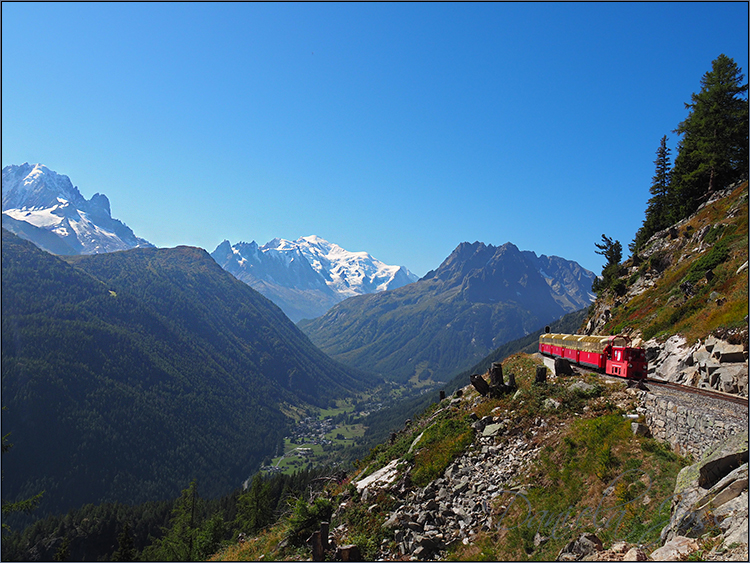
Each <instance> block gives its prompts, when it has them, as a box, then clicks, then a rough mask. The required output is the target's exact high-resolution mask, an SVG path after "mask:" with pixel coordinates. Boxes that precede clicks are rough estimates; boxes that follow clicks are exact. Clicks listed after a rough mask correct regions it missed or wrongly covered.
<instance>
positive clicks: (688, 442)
mask: <svg viewBox="0 0 750 563" xmlns="http://www.w3.org/2000/svg"><path fill="white" fill-rule="evenodd" d="M638 399H639V404H640V406H639V407H638V409H637V411H638V412H639V413H640V414H642V415H644V417H645V419H646V421H645V422H646V425H647V426H648V428H649V430H650V431H651V435H652V436H653V437H654V438H656V439H657V440H660V441H662V442H667V443H669V444H670V445H671V446H672V449H673V450H674V451H675V452H676V453H678V454H680V455H686V454H688V453H690V454H692V455H693V458H694V459H700V458H701V456H702V455H703V453H704V452H706V451H707V450H708V449H710V448H711V447H712V446H714V445H715V444H716V443H717V442H720V441H722V440H726V439H727V438H729V436H731V435H733V434H737V433H739V432H743V431H747V421H745V422H744V424H743V423H742V422H741V420H740V419H738V418H736V417H732V416H730V415H725V416H723V415H722V413H721V412H720V411H713V410H708V409H699V408H696V406H695V405H691V404H690V401H689V400H685V402H684V403H683V401H681V400H679V399H677V398H676V397H674V398H671V397H669V396H664V395H654V394H653V393H649V392H646V391H640V392H639V393H638ZM698 400H699V401H700V400H701V399H698Z"/></svg>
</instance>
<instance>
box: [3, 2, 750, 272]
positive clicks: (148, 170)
mask: <svg viewBox="0 0 750 563" xmlns="http://www.w3.org/2000/svg"><path fill="white" fill-rule="evenodd" d="M721 53H724V54H726V55H727V56H729V57H731V58H733V59H734V60H735V62H736V63H737V64H738V65H739V66H740V67H741V68H742V69H743V73H744V74H745V75H747V66H748V64H747V57H748V4H747V3H746V2H738V3H718V2H706V3H700V2H695V3H694V2H688V3H672V2H670V3H653V2H644V3H588V2H583V3H497V4H421V3H420V4H406V5H405V4H307V3H306V4H290V5H287V4H256V3H251V4H244V3H228V4H215V3H208V4H198V3H189V4H180V3H164V4H152V3H132V4H129V3H104V4H92V3H80V4H66V3H51V4H42V3H7V2H4V3H3V4H2V164H3V166H6V165H8V164H21V163H23V162H30V163H36V162H41V163H43V164H46V165H47V166H49V167H50V168H51V169H52V170H55V171H57V172H59V173H61V174H66V175H68V176H69V177H70V178H71V180H72V181H73V183H74V184H75V185H77V186H78V187H79V189H80V191H81V193H82V194H83V195H84V196H85V197H86V198H90V197H91V196H92V195H93V194H94V193H96V192H102V193H105V194H106V195H107V196H108V197H109V199H110V201H111V205H112V214H113V216H114V217H115V218H118V219H120V220H121V221H123V222H125V223H126V224H127V225H128V226H130V227H131V228H132V229H133V230H134V231H135V233H136V234H137V235H138V236H141V237H143V238H146V239H147V240H149V241H151V242H152V243H154V244H156V245H157V246H161V247H166V246H176V245H180V244H187V245H193V246H200V247H203V248H205V249H207V250H208V251H209V252H211V251H213V250H214V248H215V247H216V246H217V245H218V244H219V243H221V242H222V240H224V239H228V240H230V241H231V242H232V243H235V242H238V241H240V240H244V241H250V240H256V241H257V242H258V243H259V244H262V243H265V242H267V241H268V240H270V239H272V238H274V237H281V238H287V239H295V238H297V237H300V236H305V235H310V234H316V235H319V236H321V237H323V238H325V239H327V240H329V241H331V242H335V243H337V244H339V245H341V246H342V247H344V248H346V249H347V250H352V251H360V250H366V251H368V252H370V253H371V254H372V255H373V256H375V257H376V258H379V259H380V260H383V261H384V262H386V263H389V264H399V265H405V266H406V267H408V268H409V269H411V270H412V271H413V272H414V273H416V274H418V275H420V276H421V275H424V274H425V273H427V271H428V270H430V269H434V268H436V267H437V266H438V265H439V264H440V263H441V262H442V260H443V259H445V258H446V257H447V256H448V255H449V254H450V252H451V251H452V250H453V249H454V248H455V247H456V246H457V245H458V244H459V243H461V242H463V241H469V242H473V241H477V240H478V241H481V242H485V243H488V244H494V245H500V244H503V243H505V242H507V241H510V242H513V243H514V244H516V245H517V246H518V247H519V248H521V249H522V250H533V251H535V252H536V253H537V254H547V255H557V256H562V257H565V258H568V259H571V260H576V261H578V262H579V263H580V264H581V265H583V266H584V267H586V268H588V269H590V270H593V271H595V272H596V273H599V272H600V271H601V267H602V263H603V258H602V257H601V256H599V255H596V254H595V253H594V250H595V247H594V243H595V242H599V241H600V239H601V235H602V233H605V234H607V235H608V236H610V237H612V238H615V239H618V240H620V241H621V242H622V243H623V247H624V248H626V249H627V245H628V243H629V242H630V241H631V240H632V239H633V236H634V234H635V231H636V230H637V229H638V227H639V226H640V224H641V222H642V220H643V213H644V210H645V207H646V202H647V200H648V198H649V197H650V194H649V192H648V188H649V186H650V183H651V177H652V176H653V174H654V164H653V161H654V159H655V153H656V149H657V148H658V146H659V140H660V139H661V137H662V136H663V135H668V137H669V145H670V146H671V147H674V146H675V145H676V142H677V140H678V139H677V136H676V135H674V134H673V133H672V130H674V129H675V128H676V127H677V125H678V124H679V122H680V121H682V120H683V119H685V117H686V116H687V110H686V109H685V106H684V104H685V102H689V101H690V95H691V94H692V93H693V92H697V91H698V90H699V89H700V79H701V77H702V76H703V74H704V73H705V72H707V71H709V70H710V69H711V61H712V60H714V59H715V58H716V57H717V56H718V55H719V54H721ZM746 80H747V79H746ZM674 156H675V152H674V151H673V154H672V158H674Z"/></svg>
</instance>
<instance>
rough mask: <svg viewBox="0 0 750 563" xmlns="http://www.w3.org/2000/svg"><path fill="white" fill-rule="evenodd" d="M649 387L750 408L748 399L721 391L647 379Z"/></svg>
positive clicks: (646, 382)
mask: <svg viewBox="0 0 750 563" xmlns="http://www.w3.org/2000/svg"><path fill="white" fill-rule="evenodd" d="M644 383H645V384H646V385H647V386H648V385H656V386H657V387H662V388H665V389H674V390H675V391H680V392H681V393H691V394H693V395H701V396H703V397H712V398H714V399H720V400H722V401H729V402H730V403H737V404H738V405H743V406H744V407H747V406H748V400H747V397H740V396H738V395H730V394H729V393H722V392H721V391H714V390H713V389H701V388H700V387H691V386H689V385H680V384H679V383H672V382H671V381H662V380H660V379H647V380H646V381H645V382H644Z"/></svg>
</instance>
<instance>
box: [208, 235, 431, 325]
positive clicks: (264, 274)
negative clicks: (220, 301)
mask: <svg viewBox="0 0 750 563" xmlns="http://www.w3.org/2000/svg"><path fill="white" fill-rule="evenodd" d="M211 256H212V257H213V258H214V260H216V261H217V262H218V263H219V265H221V267H222V268H224V269H225V270H227V271H228V272H230V273H231V274H232V275H234V276H235V277H236V278H237V279H239V280H242V281H244V282H245V283H247V284H248V285H250V286H251V287H252V288H254V289H256V290H257V291H259V292H260V293H262V294H263V295H265V296H266V297H268V298H269V299H271V300H272V301H273V302H274V303H276V304H277V305H278V306H279V307H281V308H282V310H283V311H284V312H285V313H286V314H287V315H288V316H289V318H290V319H292V320H293V321H295V322H296V321H298V320H300V319H303V318H315V317H318V316H320V315H322V314H323V313H325V312H326V311H327V310H328V309H330V308H331V307H332V306H333V305H335V304H336V303H339V302H340V301H343V300H344V299H346V298H347V297H352V296H355V295H363V294H368V293H375V292H378V291H385V290H388V289H395V288H397V287H402V286H404V285H407V284H409V283H412V282H414V281H416V280H417V276H415V275H414V274H412V273H411V272H410V271H409V270H407V269H406V268H404V267H403V266H389V265H387V264H384V263H383V262H381V261H380V260H377V259H376V258H373V257H372V256H370V255H369V254H368V253H367V252H350V251H348V250H344V249H343V248H341V247H340V246H338V245H336V244H333V243H330V242H328V241H326V240H324V239H322V238H320V237H317V236H314V235H313V236H308V237H300V238H298V239H297V240H295V241H289V240H285V239H278V238H277V239H274V240H272V241H270V242H268V243H266V244H264V245H263V246H258V244H257V243H255V242H254V241H253V242H251V243H245V242H240V243H237V244H234V245H231V244H230V243H229V241H226V240H225V241H224V242H222V243H221V244H220V245H219V246H218V247H216V250H214V251H213V252H212V253H211Z"/></svg>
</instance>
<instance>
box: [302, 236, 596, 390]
mask: <svg viewBox="0 0 750 563" xmlns="http://www.w3.org/2000/svg"><path fill="white" fill-rule="evenodd" d="M553 258H554V257H553ZM545 259H546V260H545ZM549 260H550V259H547V258H546V257H544V256H543V257H542V258H541V259H538V258H536V255H534V253H522V252H520V251H519V250H518V248H516V247H515V246H514V245H513V244H510V243H507V244H505V245H503V246H500V247H494V246H492V245H485V244H483V243H479V242H475V243H473V244H469V243H462V244H461V245H459V246H458V247H457V248H456V249H455V250H454V251H453V253H451V255H450V256H449V257H448V258H446V260H445V261H444V262H443V263H442V264H441V265H440V267H439V268H438V269H437V270H434V271H431V272H429V273H428V274H427V275H426V276H425V277H424V278H422V279H420V280H419V281H418V282H416V283H413V284H410V285H407V286H405V287H401V288H398V289H395V290H392V291H388V292H385V293H379V294H372V295H365V296H360V297H354V298H350V299H347V300H346V301H344V302H342V303H340V304H338V305H337V306H335V307H334V308H333V309H331V310H330V311H329V312H328V313H326V314H325V315H324V316H322V317H320V318H319V319H315V320H313V321H302V322H300V323H299V326H300V327H301V328H302V329H303V330H304V331H305V332H306V333H307V334H308V335H310V338H311V339H312V341H313V342H314V343H316V344H317V345H318V346H320V347H321V349H323V350H324V351H325V352H327V353H328V354H330V355H331V356H332V357H334V358H336V359H338V360H340V361H341V362H344V363H347V364H349V365H352V366H356V367H358V368H360V369H368V370H373V371H376V372H377V373H380V374H382V375H384V376H386V377H388V378H393V379H396V380H400V381H405V380H409V379H412V378H416V379H412V381H414V382H416V380H419V379H421V380H425V379H429V378H432V379H435V380H439V381H445V380H446V379H447V378H448V377H449V376H451V375H454V374H455V372H456V371H458V370H459V369H462V368H465V367H467V366H468V365H471V364H473V363H475V362H477V361H478V360H480V359H481V358H483V357H484V356H486V355H487V354H488V353H489V352H490V351H491V350H493V349H495V348H497V347H498V346H500V345H501V344H503V343H505V342H508V341H509V340H513V339H514V338H518V337H520V336H523V335H525V334H528V333H529V332H531V331H532V330H535V329H537V328H538V327H539V326H543V325H544V324H545V323H548V322H550V321H552V320H554V319H556V318H559V317H561V316H562V315H564V314H565V313H567V312H570V311H573V310H575V309H578V308H581V307H580V306H579V304H580V305H581V306H584V305H586V304H588V302H589V301H586V300H585V299H582V300H580V301H579V297H575V296H576V295H578V296H582V295H587V294H588V293H589V292H590V289H591V281H592V280H593V278H594V275H593V274H592V273H591V272H586V271H585V270H582V269H581V268H580V266H578V264H575V263H573V262H568V261H564V260H562V259H557V261H555V262H554V263H555V264H557V267H556V268H551V267H549V265H548V264H549ZM540 264H541V265H547V267H548V268H549V270H550V272H546V277H545V275H543V274H542V273H541V272H540V269H541V268H540ZM575 272H577V273H578V274H575ZM579 274H580V277H581V281H580V282H577V281H576V279H577V278H576V275H579ZM553 275H555V276H557V278H553V277H552V276H553ZM548 278H549V279H551V283H550V282H549V281H548ZM565 284H568V285H569V290H568V291H566V292H564V291H563V290H562V288H563V287H564V286H565ZM555 288H556V289H555ZM561 295H566V298H564V299H562V298H561V297H560V296H561Z"/></svg>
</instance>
